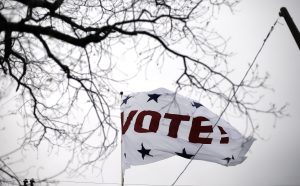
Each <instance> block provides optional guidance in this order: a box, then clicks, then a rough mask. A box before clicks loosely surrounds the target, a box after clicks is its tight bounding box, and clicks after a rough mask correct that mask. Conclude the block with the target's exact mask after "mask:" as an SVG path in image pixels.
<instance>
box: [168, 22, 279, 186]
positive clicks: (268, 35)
mask: <svg viewBox="0 0 300 186" xmlns="http://www.w3.org/2000/svg"><path fill="white" fill-rule="evenodd" d="M278 20H279V17H278V18H277V19H276V21H275V22H274V24H273V25H272V27H271V29H270V31H269V32H268V34H267V36H266V38H265V39H264V40H263V43H262V45H261V47H260V49H259V50H258V52H257V53H256V55H255V57H254V59H253V61H252V63H251V64H250V66H249V68H248V70H247V71H246V73H245V75H244V77H243V78H242V80H241V82H240V83H239V84H238V86H237V88H236V89H234V87H233V95H232V96H231V98H230V99H229V101H228V102H227V104H226V106H225V108H224V110H223V111H222V112H221V114H220V116H219V118H218V120H217V122H216V123H215V124H214V126H213V128H215V126H216V125H217V124H218V122H219V121H220V119H221V117H222V116H223V114H224V113H225V111H226V110H227V108H228V106H229V104H230V103H231V102H232V100H233V98H234V97H235V96H236V93H237V91H238V90H239V88H240V86H241V85H242V84H243V82H244V80H245V79H246V77H247V75H248V73H249V72H250V70H251V68H252V67H253V65H254V63H255V62H256V59H257V57H258V56H259V54H260V52H261V51H262V49H263V47H264V46H265V44H266V42H267V40H268V38H269V37H270V35H271V33H272V32H273V30H274V27H275V26H276V24H277V23H278ZM209 136H210V134H208V136H207V137H209ZM202 147H203V144H201V146H200V147H199V148H198V150H197V151H196V153H195V155H194V156H193V157H192V158H191V159H190V161H189V162H188V163H187V164H186V166H185V167H184V168H183V170H182V171H181V173H180V174H179V175H178V176H177V178H176V179H175V181H174V182H173V183H172V186H174V185H175V184H176V182H177V181H178V179H179V178H180V177H181V176H182V174H183V173H184V172H185V171H186V169H187V168H188V166H189V165H190V164H191V163H192V161H193V160H194V158H195V156H196V155H197V154H198V152H199V151H200V149H201V148H202Z"/></svg>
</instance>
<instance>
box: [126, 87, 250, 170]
mask: <svg viewBox="0 0 300 186" xmlns="http://www.w3.org/2000/svg"><path fill="white" fill-rule="evenodd" d="M218 119H219V116H217V115H216V114H214V113H212V112H211V111H210V110H208V109H207V108H206V107H204V106H203V105H202V104H201V103H200V102H199V101H194V100H191V99H189V98H186V97H183V96H180V95H178V94H175V93H173V92H171V91H169V90H167V89H163V88H159V89H156V90H153V91H150V92H140V93H135V94H132V95H127V96H124V97H123V101H122V104H121V123H122V166H123V170H124V169H126V168H129V167H130V166H131V165H143V164H148V163H153V162H156V161H160V160H163V159H166V158H169V157H171V156H174V155H178V156H181V157H184V158H188V159H191V158H193V159H197V160H205V161H210V162H215V163H219V164H221V165H225V166H231V165H237V164H239V163H242V162H243V161H244V160H245V159H246V157H245V154H246V153H247V152H248V150H249V148H250V146H251V145H252V143H253V141H254V138H253V137H248V138H245V137H243V135H241V133H240V132H238V131H237V130H236V129H235V128H233V127H232V126H231V125H230V124H229V123H228V122H226V121H224V120H223V119H220V120H219V121H218ZM217 121H218V123H217ZM216 123H217V124H216ZM200 147H201V148H200ZM199 148H200V150H199V151H198V149H199ZM197 151H198V153H197V154H196V152H197Z"/></svg>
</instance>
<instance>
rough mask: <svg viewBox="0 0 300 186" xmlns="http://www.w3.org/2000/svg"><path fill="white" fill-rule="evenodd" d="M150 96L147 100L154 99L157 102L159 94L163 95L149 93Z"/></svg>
mask: <svg viewBox="0 0 300 186" xmlns="http://www.w3.org/2000/svg"><path fill="white" fill-rule="evenodd" d="M148 96H149V99H148V101H147V102H149V101H151V100H154V101H155V102H156V103H157V99H158V97H159V96H161V94H148Z"/></svg>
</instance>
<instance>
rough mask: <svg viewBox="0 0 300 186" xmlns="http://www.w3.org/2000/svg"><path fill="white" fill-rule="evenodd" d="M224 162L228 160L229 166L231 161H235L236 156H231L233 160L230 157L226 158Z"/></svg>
mask: <svg viewBox="0 0 300 186" xmlns="http://www.w3.org/2000/svg"><path fill="white" fill-rule="evenodd" d="M223 160H226V161H227V164H228V163H229V162H230V161H231V160H234V156H231V158H230V157H227V158H224V159H223Z"/></svg>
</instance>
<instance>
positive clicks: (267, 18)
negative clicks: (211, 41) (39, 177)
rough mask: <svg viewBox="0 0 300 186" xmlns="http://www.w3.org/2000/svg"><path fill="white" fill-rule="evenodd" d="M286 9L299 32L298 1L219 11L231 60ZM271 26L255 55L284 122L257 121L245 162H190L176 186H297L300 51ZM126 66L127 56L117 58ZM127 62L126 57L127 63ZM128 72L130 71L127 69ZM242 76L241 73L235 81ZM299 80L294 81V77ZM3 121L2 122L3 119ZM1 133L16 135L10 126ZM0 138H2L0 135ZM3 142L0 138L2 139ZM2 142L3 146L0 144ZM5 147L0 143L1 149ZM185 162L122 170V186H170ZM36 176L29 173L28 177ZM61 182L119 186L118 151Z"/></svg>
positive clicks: (245, 54) (141, 85)
mask: <svg viewBox="0 0 300 186" xmlns="http://www.w3.org/2000/svg"><path fill="white" fill-rule="evenodd" d="M282 6H285V7H287V9H288V10H289V12H290V14H291V16H292V17H293V19H294V21H295V23H296V25H298V27H300V11H299V10H300V9H299V7H300V1H297V0H243V1H242V2H241V3H240V4H239V5H238V7H236V10H235V12H234V13H233V14H232V13H231V12H229V11H224V12H220V14H219V16H218V19H217V20H216V30H217V31H218V32H219V33H220V34H221V35H223V36H224V37H226V38H230V40H229V43H228V49H229V50H230V51H232V52H234V55H233V57H231V58H230V61H231V62H232V63H233V64H234V65H237V67H238V66H239V65H241V69H245V68H242V67H244V65H246V64H248V63H250V62H251V61H252V60H253V58H254V56H255V54H256V53H257V51H258V49H259V47H260V46H261V44H262V42H263V39H264V38H265V37H266V34H267V33H268V31H269V30H270V27H271V26H272V24H273V23H274V21H275V20H276V19H277V17H278V12H279V9H280V7H282ZM280 23H281V24H278V25H277V26H276V27H275V30H274V32H273V33H272V35H271V37H270V38H269V40H268V42H267V44H266V46H265V47H264V49H263V51H262V53H261V54H260V56H259V58H258V60H257V63H258V64H259V65H260V67H261V68H262V71H268V73H269V74H270V76H271V78H270V80H269V82H268V84H269V86H270V87H272V88H274V89H275V91H274V92H272V91H268V92H263V94H265V96H266V98H267V100H270V101H273V102H275V103H277V104H279V105H281V104H285V103H288V104H289V107H288V109H287V112H288V113H289V114H290V116H289V117H286V118H283V119H279V120H277V121H276V124H274V121H273V120H272V119H271V117H268V116H261V115H259V116H257V118H255V120H256V121H257V122H259V124H260V125H259V126H260V128H259V130H258V132H259V134H260V135H261V136H262V137H263V138H264V139H258V140H257V141H256V142H255V143H254V144H253V145H252V147H251V150H250V152H249V153H248V159H247V160H246V161H245V162H244V163H242V164H240V165H238V166H235V167H224V166H221V165H218V164H214V163H209V162H205V161H199V160H198V161H193V163H192V164H191V165H190V167H189V168H188V169H187V171H186V172H185V173H184V174H183V176H182V177H181V178H180V179H179V181H178V182H177V184H178V185H205V186H210V185H221V184H222V185H230V186H233V185H300V177H299V175H300V174H299V173H300V135H299V131H300V123H299V120H300V112H299V111H300V99H299V97H298V96H299V95H300V83H299V82H298V81H299V79H300V74H299V73H298V72H299V71H300V51H299V49H298V47H297V45H296V43H295V41H294V39H293V37H292V35H291V33H290V31H289V29H288V27H287V25H286V23H285V21H284V20H283V19H280ZM121 58H122V60H124V61H126V57H124V56H121V57H120V59H121ZM128 58H130V57H127V60H130V59H128ZM128 68H130V67H128ZM243 73H244V72H243V71H242V70H241V74H240V78H242V75H243ZM298 76H299V77H298ZM172 78H173V77H172V76H169V75H168V76H167V75H166V73H163V72H162V73H161V74H160V75H159V74H158V75H157V74H156V75H155V76H151V75H150V76H149V75H145V74H144V73H143V72H142V73H141V75H140V76H138V77H137V78H135V79H133V80H131V81H130V82H129V83H128V84H126V86H124V87H123V89H124V92H134V91H147V90H152V89H155V88H158V87H166V88H170V89H171V88H172V86H173V85H172V84H171V83H170V82H172V81H174V79H172ZM232 121H233V122H234V124H235V125H238V124H240V125H243V123H239V122H243V121H242V120H238V119H232ZM2 122H7V121H5V120H2ZM5 132H6V133H11V134H14V135H16V136H17V134H16V133H15V132H14V133H13V130H12V129H10V128H9V127H7V128H6V130H5ZM1 135H2V134H1ZM1 139H2V140H3V138H1ZM2 142H3V141H2ZM2 147H4V146H2V144H1V148H2ZM51 158H52V159H53V160H52V161H48V162H45V161H44V162H43V165H44V167H45V169H46V170H40V171H46V172H51V171H52V170H53V172H54V168H48V167H51V166H53V165H54V164H55V166H56V165H57V166H58V165H59V162H63V160H64V157H63V156H61V154H57V156H55V155H54V156H53V155H52V157H51ZM26 161H27V163H29V164H35V162H36V161H37V155H35V156H33V157H27V160H26ZM187 163H188V160H186V159H183V158H180V157H172V158H170V159H167V160H163V161H160V162H157V163H153V164H149V165H144V166H136V167H132V168H130V169H128V170H126V174H125V184H129V183H132V184H137V183H139V184H140V183H141V184H153V185H170V184H171V183H173V181H174V180H175V179H176V177H177V176H178V175H179V173H180V172H181V170H182V169H183V168H184V166H185V165H186V164H187ZM28 176H29V178H30V177H35V175H34V174H32V175H28ZM58 179H60V180H75V181H87V182H89V181H91V182H97V183H101V182H106V183H120V150H119V149H117V150H116V151H115V152H114V153H113V154H112V155H111V156H110V157H109V158H108V159H107V161H106V163H105V164H104V167H103V172H102V176H99V175H98V174H97V175H95V174H93V173H92V172H91V174H90V176H88V177H86V178H78V179H68V178H66V177H63V176H62V177H59V178H58ZM59 185H62V186H64V185H75V186H76V185H78V186H79V185H91V186H92V185H95V184H92V183H89V184H88V183H82V184H80V183H67V182H64V183H61V184H59Z"/></svg>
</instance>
